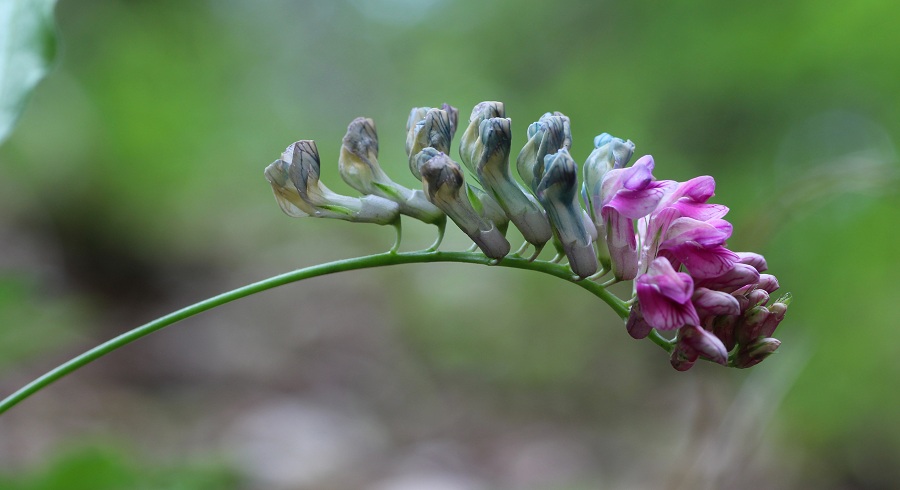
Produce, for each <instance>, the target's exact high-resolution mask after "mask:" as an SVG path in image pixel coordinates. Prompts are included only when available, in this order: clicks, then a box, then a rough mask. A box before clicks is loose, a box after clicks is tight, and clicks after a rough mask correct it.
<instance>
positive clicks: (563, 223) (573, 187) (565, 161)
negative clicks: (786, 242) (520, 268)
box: [537, 148, 597, 277]
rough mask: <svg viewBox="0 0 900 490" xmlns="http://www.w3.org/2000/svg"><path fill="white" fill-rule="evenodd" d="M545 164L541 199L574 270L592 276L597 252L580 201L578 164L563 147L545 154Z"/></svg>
mask: <svg viewBox="0 0 900 490" xmlns="http://www.w3.org/2000/svg"><path fill="white" fill-rule="evenodd" d="M544 168H545V170H544V176H543V178H542V179H541V182H540V183H539V184H538V187H537V196H538V199H539V200H540V201H541V204H543V206H544V209H546V210H547V215H548V216H549V218H550V222H551V223H553V227H554V228H555V229H556V232H557V235H558V237H559V241H560V242H561V243H562V246H563V250H564V251H565V253H566V257H568V259H569V266H570V267H571V268H572V272H574V273H575V274H576V275H578V276H579V277H587V276H590V275H591V274H593V273H595V272H597V255H596V253H595V252H594V247H593V246H592V245H591V235H590V233H588V231H587V229H586V228H585V226H584V219H583V218H582V209H581V205H580V204H579V202H578V165H577V164H576V163H575V160H572V157H571V156H569V152H568V150H566V149H565V148H562V149H560V150H559V151H557V152H556V153H555V154H553V155H547V156H546V157H545V162H544Z"/></svg>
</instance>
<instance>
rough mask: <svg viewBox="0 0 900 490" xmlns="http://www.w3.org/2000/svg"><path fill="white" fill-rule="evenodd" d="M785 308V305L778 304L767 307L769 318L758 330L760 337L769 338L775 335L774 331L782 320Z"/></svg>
mask: <svg viewBox="0 0 900 490" xmlns="http://www.w3.org/2000/svg"><path fill="white" fill-rule="evenodd" d="M787 308H788V307H787V304H785V303H778V302H776V303H773V304H772V305H771V306H769V316H768V317H767V318H766V321H765V322H764V323H763V324H762V326H761V327H760V329H759V335H760V336H761V337H771V336H772V334H773V333H775V329H776V328H778V325H779V324H780V323H781V320H784V315H785V314H786V313H787Z"/></svg>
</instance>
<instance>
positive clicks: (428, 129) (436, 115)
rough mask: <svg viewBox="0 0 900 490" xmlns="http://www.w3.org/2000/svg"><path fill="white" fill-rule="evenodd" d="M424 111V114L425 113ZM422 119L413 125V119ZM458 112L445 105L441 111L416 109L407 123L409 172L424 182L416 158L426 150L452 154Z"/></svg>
mask: <svg viewBox="0 0 900 490" xmlns="http://www.w3.org/2000/svg"><path fill="white" fill-rule="evenodd" d="M423 110H424V113H423ZM419 116H421V119H419V120H417V121H416V122H415V123H413V119H414V118H417V117H419ZM457 118H458V111H457V110H456V108H455V107H453V106H451V105H448V104H444V105H443V106H442V108H441V109H431V108H416V109H413V111H412V113H410V116H409V120H408V121H407V133H406V154H407V155H408V156H409V170H410V172H412V174H413V175H415V176H416V178H417V179H419V180H422V176H421V175H420V174H419V170H418V168H417V166H416V164H415V156H416V155H417V154H418V153H419V152H420V151H422V150H423V149H425V148H429V147H430V148H434V149H436V150H438V151H440V152H442V153H450V143H451V142H452V141H453V135H454V134H455V133H456V123H457Z"/></svg>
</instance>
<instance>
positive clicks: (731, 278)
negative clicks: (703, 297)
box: [697, 263, 760, 293]
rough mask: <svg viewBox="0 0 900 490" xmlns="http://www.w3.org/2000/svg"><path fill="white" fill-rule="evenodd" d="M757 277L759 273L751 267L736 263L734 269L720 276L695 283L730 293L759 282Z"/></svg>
mask: <svg viewBox="0 0 900 490" xmlns="http://www.w3.org/2000/svg"><path fill="white" fill-rule="evenodd" d="M759 277H760V274H759V272H757V270H756V269H754V268H753V267H752V266H749V265H747V264H741V263H736V264H734V267H732V268H731V269H729V270H728V272H726V273H724V274H722V275H721V276H718V277H711V278H705V279H700V280H698V281H697V285H698V286H702V287H705V288H709V289H715V290H716V291H725V292H726V293H730V292H733V291H736V290H738V289H740V288H742V287H744V286H746V285H748V284H756V283H757V282H759Z"/></svg>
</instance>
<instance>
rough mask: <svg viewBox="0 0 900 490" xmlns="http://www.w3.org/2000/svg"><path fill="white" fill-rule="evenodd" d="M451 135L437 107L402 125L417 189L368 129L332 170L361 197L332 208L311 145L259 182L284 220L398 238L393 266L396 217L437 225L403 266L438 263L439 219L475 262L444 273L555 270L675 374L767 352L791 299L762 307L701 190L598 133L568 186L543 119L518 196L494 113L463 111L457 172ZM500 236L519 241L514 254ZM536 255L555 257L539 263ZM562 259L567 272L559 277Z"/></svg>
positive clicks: (768, 279)
mask: <svg viewBox="0 0 900 490" xmlns="http://www.w3.org/2000/svg"><path fill="white" fill-rule="evenodd" d="M457 125H458V111H457V110H456V108H454V107H452V106H450V105H448V104H443V105H442V106H441V107H440V108H429V107H419V108H415V109H413V110H412V111H411V113H410V116H409V120H408V122H407V126H406V129H407V137H406V153H407V156H408V164H409V169H410V171H411V172H412V174H413V176H415V178H417V179H419V180H420V181H421V186H420V188H419V189H410V188H407V187H405V186H403V185H401V184H398V183H396V182H395V181H393V180H392V179H391V178H390V177H388V176H387V174H386V173H385V172H384V170H383V169H382V168H381V167H380V166H379V164H378V136H377V133H376V131H375V123H374V122H373V121H372V120H371V119H367V118H357V119H355V120H354V121H353V122H351V123H350V126H349V127H348V128H347V134H346V135H345V136H344V139H343V142H342V144H341V150H340V157H339V162H338V163H339V168H340V174H341V177H342V178H343V179H344V181H345V182H346V183H347V184H348V185H350V187H352V188H353V189H355V190H357V191H359V192H360V193H361V194H362V197H359V198H357V197H349V196H343V195H340V194H337V193H335V192H333V191H331V190H329V189H328V188H327V187H325V185H323V184H322V183H321V182H320V180H319V165H320V159H319V153H318V149H317V147H316V144H315V142H314V141H311V140H303V141H298V142H296V143H293V144H292V145H290V146H289V147H288V148H287V150H285V152H284V153H283V154H282V156H281V158H279V159H278V160H276V161H275V162H274V163H272V164H270V165H269V166H268V167H267V168H266V170H265V176H266V179H267V180H268V181H269V183H270V184H271V186H272V189H273V191H274V193H275V198H276V200H277V202H278V204H279V206H280V207H281V209H282V210H283V211H284V212H285V213H287V214H288V215H289V216H293V217H301V216H313V217H320V218H337V219H341V220H346V221H353V222H362V223H377V224H382V225H385V224H391V225H394V226H396V227H397V229H398V240H397V244H395V246H394V248H393V249H392V250H391V252H390V253H391V254H395V255H397V256H398V257H399V256H403V255H405V254H401V253H398V251H397V247H398V246H399V229H400V215H407V216H409V217H412V218H415V219H417V220H420V221H423V222H425V223H429V224H434V225H436V226H437V227H438V230H439V233H438V240H437V241H436V242H435V244H434V245H432V247H431V248H429V249H428V250H425V251H423V252H418V253H416V254H418V255H416V254H410V255H409V257H410V259H409V260H410V261H413V258H415V260H417V261H427V260H426V259H433V260H434V261H437V260H440V259H441V257H445V259H446V260H450V259H449V258H446V257H448V256H441V255H440V254H441V253H442V252H439V251H438V247H439V245H440V242H441V239H442V237H443V233H444V226H445V224H446V218H447V217H449V218H450V220H452V221H453V222H454V223H456V225H457V226H458V227H459V228H460V229H461V230H462V231H463V232H464V233H465V234H466V235H468V236H469V237H470V238H471V239H472V241H473V242H474V244H475V246H477V249H480V252H477V251H475V248H474V247H473V249H471V250H470V251H469V252H466V253H467V254H469V258H468V259H467V258H466V257H465V256H464V255H462V254H460V253H455V255H453V260H455V261H470V262H477V261H476V260H475V259H474V258H472V257H474V256H475V255H478V256H481V257H485V256H486V257H485V259H486V260H487V263H488V264H500V265H509V266H512V267H518V268H526V269H527V268H534V269H535V270H539V269H538V267H539V266H540V267H542V269H540V270H542V271H543V272H549V273H553V274H555V275H557V276H560V277H563V276H562V275H561V274H560V273H559V270H560V269H559V268H563V267H566V268H567V269H565V271H566V273H567V274H568V278H569V280H571V281H573V282H576V283H581V284H582V286H585V284H590V285H591V288H593V289H594V291H595V294H598V293H597V291H599V290H601V289H602V290H603V294H604V295H605V296H602V297H603V298H604V300H606V301H607V302H608V303H610V305H612V306H619V308H616V309H617V313H619V314H620V316H622V317H623V320H625V326H626V330H627V332H628V333H629V334H630V335H631V336H632V337H634V338H637V339H640V338H646V337H650V338H651V339H653V340H654V341H655V342H656V343H657V344H659V345H661V346H663V347H664V348H665V349H666V350H667V351H668V352H669V353H670V361H671V363H672V366H673V367H675V369H678V370H681V371H683V370H687V369H689V368H690V367H691V366H693V365H694V363H695V362H696V361H697V360H698V359H706V360H709V361H713V362H715V363H718V364H721V365H727V366H732V367H739V368H746V367H750V366H753V365H755V364H757V363H759V362H760V361H762V360H763V359H765V358H766V357H768V356H769V355H770V354H772V353H773V352H774V351H775V349H777V348H778V347H779V345H780V342H779V341H778V340H777V339H774V338H771V336H772V334H773V332H774V331H775V328H776V327H777V326H778V324H779V323H780V322H781V320H782V319H783V318H784V315H785V312H786V311H787V307H788V304H789V303H790V300H791V298H790V294H786V295H783V296H781V297H779V298H777V299H773V298H771V297H770V295H771V294H772V293H774V292H775V291H776V290H777V289H778V287H779V286H778V281H777V279H776V278H775V276H773V275H770V274H765V271H766V268H767V265H766V260H765V259H764V258H763V257H762V256H761V255H759V254H756V253H752V252H733V251H731V250H729V249H728V248H727V246H726V241H727V240H728V238H729V237H730V236H731V233H732V225H731V224H730V223H729V222H728V221H726V220H725V219H723V218H724V216H725V215H726V213H727V212H728V208H727V207H726V206H723V205H721V204H713V203H710V202H708V201H709V199H710V198H711V197H712V196H713V195H714V191H715V181H714V180H713V178H712V177H709V176H701V177H696V178H693V179H690V180H688V181H686V182H676V181H671V180H657V179H656V178H655V177H654V176H653V171H654V161H653V158H652V157H651V156H650V155H645V156H642V157H640V158H638V159H637V160H636V161H635V162H634V164H632V165H631V166H629V162H630V161H631V159H632V155H633V153H634V149H635V145H634V143H632V142H631V141H630V140H623V139H620V138H616V137H613V136H610V135H609V134H606V133H603V134H600V135H599V136H597V137H595V138H594V141H593V146H594V149H593V151H591V153H590V154H589V155H588V156H587V159H586V160H585V161H584V163H583V164H582V165H581V172H580V173H579V168H578V164H577V163H576V160H575V159H574V157H573V156H572V154H571V153H570V151H571V147H572V134H571V130H570V121H569V118H568V117H566V116H565V115H563V114H562V113H559V112H553V113H550V112H548V113H546V114H544V115H543V116H541V117H540V119H539V120H538V121H536V122H534V123H532V124H531V125H529V126H528V128H527V133H526V135H527V142H526V143H525V146H524V147H523V148H522V149H521V150H520V151H519V153H518V155H517V156H516V158H515V169H516V172H517V173H518V176H519V178H520V179H521V182H520V181H519V180H517V179H515V178H514V177H513V176H512V175H511V171H510V157H511V141H512V128H511V120H510V119H509V118H507V117H506V113H505V108H504V105H503V104H502V103H501V102H482V103H480V104H478V105H476V106H475V108H474V109H473V110H472V113H471V115H470V117H469V120H468V125H467V126H466V127H465V129H464V130H463V132H462V136H461V140H460V143H459V160H458V161H457V160H454V159H453V158H451V156H450V153H451V142H452V140H453V137H454V134H455V133H456V129H457ZM459 162H461V163H459ZM467 174H468V176H467ZM579 175H580V176H581V184H580V185H579V182H578V181H579ZM510 223H512V225H513V226H515V227H516V229H518V230H519V232H520V233H521V234H522V236H523V237H524V240H525V242H524V243H523V244H522V246H521V247H520V248H519V249H518V250H517V251H515V252H512V253H511V247H510V243H509V241H508V240H507V238H506V232H507V229H508V227H509V224H510ZM548 242H549V243H552V245H553V247H554V248H555V250H556V255H555V256H554V257H553V258H552V259H551V260H549V261H543V260H540V259H539V256H540V253H541V251H542V250H543V248H544V246H545V245H546V244H547V243H548ZM529 248H531V249H532V253H531V254H530V255H529V254H526V252H527V250H528V249H529ZM466 253H463V254H466ZM482 253H483V254H484V255H483V256H482V255H481V254H482ZM429 254H431V255H429ZM564 259H565V260H566V261H567V265H560V263H561V262H562V261H563V260H564ZM529 264H531V265H529ZM551 267H556V268H557V269H552V268H551ZM607 276H609V277H608V278H607ZM626 280H633V281H634V288H633V292H634V297H633V298H630V299H629V300H627V301H623V300H621V299H619V298H616V297H614V296H612V295H611V294H608V293H607V292H606V291H605V289H606V287H607V286H609V285H611V284H614V283H616V282H620V281H626ZM600 281H602V282H600ZM598 295H599V294H598ZM611 298H612V299H611ZM659 332H674V337H673V338H671V339H669V338H666V337H663V336H661V335H660V334H659Z"/></svg>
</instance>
